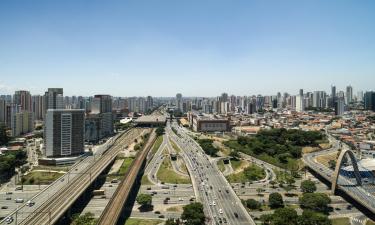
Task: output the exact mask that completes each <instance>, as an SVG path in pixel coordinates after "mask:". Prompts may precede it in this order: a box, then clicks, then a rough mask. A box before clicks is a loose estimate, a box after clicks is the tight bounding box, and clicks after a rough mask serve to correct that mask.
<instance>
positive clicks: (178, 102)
mask: <svg viewBox="0 0 375 225" xmlns="http://www.w3.org/2000/svg"><path fill="white" fill-rule="evenodd" d="M176 107H177V110H178V111H179V112H182V94H181V93H178V94H176Z"/></svg>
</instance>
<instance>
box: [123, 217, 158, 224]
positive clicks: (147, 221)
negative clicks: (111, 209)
mask: <svg viewBox="0 0 375 225" xmlns="http://www.w3.org/2000/svg"><path fill="white" fill-rule="evenodd" d="M162 222H163V221H162V220H151V219H136V218H128V219H127V220H126V221H125V224H124V225H157V224H159V223H162Z"/></svg>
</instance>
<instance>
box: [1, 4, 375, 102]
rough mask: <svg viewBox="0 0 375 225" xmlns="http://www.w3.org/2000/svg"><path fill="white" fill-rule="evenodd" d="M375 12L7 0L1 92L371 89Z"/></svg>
mask: <svg viewBox="0 0 375 225" xmlns="http://www.w3.org/2000/svg"><path fill="white" fill-rule="evenodd" d="M374 9H375V3H374V2H372V1H362V2H361V3H358V2H354V1H345V2H343V1H330V2H326V1H314V2H298V1H283V2H282V3H280V2H277V1H274V2H273V3H272V4H266V3H264V2H261V1H238V2H236V3H226V2H217V1H207V2H205V3H201V2H198V1H189V2H179V3H175V2H173V1H165V2H164V4H159V3H153V2H147V4H146V3H145V2H142V1H136V2H132V1H129V2H122V1H121V2H116V1H114V2H111V3H102V2H95V1H93V2H90V4H87V3H86V2H84V1H64V2H53V3H52V2H44V1H41V2H36V3H35V2H33V3H29V2H26V1H25V2H17V3H15V2H11V1H2V2H1V3H0V27H1V28H2V29H0V49H2V51H1V52H0V75H1V76H0V94H9V93H14V91H16V90H20V89H25V90H30V91H31V92H32V93H43V92H44V90H45V89H46V88H47V87H64V90H65V93H66V95H83V96H91V95H94V94H97V93H106V94H111V95H113V96H147V95H152V96H174V95H175V93H177V92H181V93H183V95H184V96H216V95H217V94H219V93H221V92H228V93H234V94H236V95H247V94H253V93H254V94H263V95H270V94H274V93H275V92H278V91H280V92H288V93H290V94H296V93H298V89H299V88H303V89H305V90H325V91H327V92H328V91H329V84H335V85H336V86H337V88H338V89H342V90H344V88H345V87H346V86H347V85H349V84H350V85H352V86H353V87H355V92H356V90H363V91H366V90H371V89H373V87H372V84H374V83H375V67H374V64H373V62H374V61H375V43H374V42H373V41H372V40H374V39H375V31H374V29H372V28H373V21H375V15H374V14H373V13H372V12H373V11H374ZM316 15H319V17H317V16H316ZM164 84H167V85H168V86H167V88H161V87H162V86H163V85H164ZM327 84H328V85H327ZM83 87H84V88H83ZM280 87H282V88H280ZM355 92H354V93H355Z"/></svg>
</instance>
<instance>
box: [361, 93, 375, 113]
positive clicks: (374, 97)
mask: <svg viewBox="0 0 375 225" xmlns="http://www.w3.org/2000/svg"><path fill="white" fill-rule="evenodd" d="M363 100H364V105H365V109H366V110H372V111H375V92H373V91H367V92H366V93H365V95H364V99H363Z"/></svg>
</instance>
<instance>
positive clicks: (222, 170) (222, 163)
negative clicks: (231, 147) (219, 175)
mask: <svg viewBox="0 0 375 225" xmlns="http://www.w3.org/2000/svg"><path fill="white" fill-rule="evenodd" d="M217 167H218V168H219V170H220V171H221V172H224V170H225V166H224V161H223V160H222V159H220V160H219V161H218V162H217Z"/></svg>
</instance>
